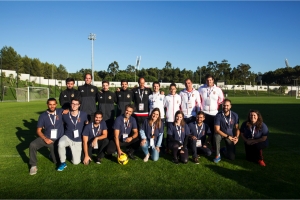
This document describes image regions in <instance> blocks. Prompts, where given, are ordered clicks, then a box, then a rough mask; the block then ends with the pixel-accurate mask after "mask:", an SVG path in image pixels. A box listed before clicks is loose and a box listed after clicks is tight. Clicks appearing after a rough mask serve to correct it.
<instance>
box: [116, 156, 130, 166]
mask: <svg viewBox="0 0 300 200" xmlns="http://www.w3.org/2000/svg"><path fill="white" fill-rule="evenodd" d="M128 161H129V160H128V156H127V154H122V155H121V156H120V157H118V163H119V164H120V165H126V164H127V163H128Z"/></svg>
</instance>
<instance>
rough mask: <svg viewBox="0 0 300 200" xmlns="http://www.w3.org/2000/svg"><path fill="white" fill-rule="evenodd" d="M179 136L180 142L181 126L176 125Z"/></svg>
mask: <svg viewBox="0 0 300 200" xmlns="http://www.w3.org/2000/svg"><path fill="white" fill-rule="evenodd" d="M176 130H177V134H178V136H179V140H180V141H181V126H177V125H176Z"/></svg>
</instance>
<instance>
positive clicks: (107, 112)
mask: <svg viewBox="0 0 300 200" xmlns="http://www.w3.org/2000/svg"><path fill="white" fill-rule="evenodd" d="M97 101H98V110H99V111H101V112H102V113H103V120H104V121H105V123H106V126H107V132H108V138H110V139H113V128H112V126H113V124H114V119H115V103H116V102H117V99H116V95H115V93H114V92H111V91H109V82H108V81H102V90H100V91H99V92H98V93H97Z"/></svg>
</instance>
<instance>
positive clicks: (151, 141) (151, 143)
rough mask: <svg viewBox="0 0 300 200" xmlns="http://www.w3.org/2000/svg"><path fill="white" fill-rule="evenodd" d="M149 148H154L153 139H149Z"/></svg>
mask: <svg viewBox="0 0 300 200" xmlns="http://www.w3.org/2000/svg"><path fill="white" fill-rule="evenodd" d="M150 146H151V147H154V138H151V139H150Z"/></svg>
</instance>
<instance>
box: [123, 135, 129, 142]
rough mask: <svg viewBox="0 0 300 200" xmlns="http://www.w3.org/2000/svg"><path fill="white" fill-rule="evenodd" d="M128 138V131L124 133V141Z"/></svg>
mask: <svg viewBox="0 0 300 200" xmlns="http://www.w3.org/2000/svg"><path fill="white" fill-rule="evenodd" d="M127 138H128V133H123V142H125V140H126V139H127Z"/></svg>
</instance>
